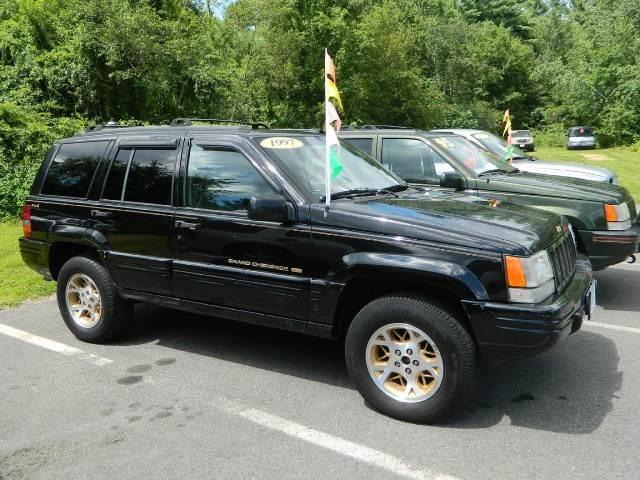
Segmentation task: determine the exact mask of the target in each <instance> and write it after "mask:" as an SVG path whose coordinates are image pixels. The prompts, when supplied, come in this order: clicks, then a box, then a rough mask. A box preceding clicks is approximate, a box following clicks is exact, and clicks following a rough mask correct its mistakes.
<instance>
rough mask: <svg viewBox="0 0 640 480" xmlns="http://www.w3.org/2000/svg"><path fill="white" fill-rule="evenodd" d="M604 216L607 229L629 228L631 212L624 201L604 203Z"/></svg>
mask: <svg viewBox="0 0 640 480" xmlns="http://www.w3.org/2000/svg"><path fill="white" fill-rule="evenodd" d="M604 217H605V218H606V219H607V230H628V229H630V228H631V214H630V213H629V206H628V205H627V204H626V203H621V204H620V205H607V204H605V206H604Z"/></svg>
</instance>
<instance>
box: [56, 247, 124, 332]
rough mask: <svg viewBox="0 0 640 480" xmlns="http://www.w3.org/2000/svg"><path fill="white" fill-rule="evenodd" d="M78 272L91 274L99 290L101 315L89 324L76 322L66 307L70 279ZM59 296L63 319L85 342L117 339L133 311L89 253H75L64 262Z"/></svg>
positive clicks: (105, 271)
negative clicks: (90, 325) (86, 254)
mask: <svg viewBox="0 0 640 480" xmlns="http://www.w3.org/2000/svg"><path fill="white" fill-rule="evenodd" d="M76 274H83V275H86V276H87V277H89V278H90V279H91V280H92V281H93V282H94V283H95V286H96V287H97V290H98V292H99V294H100V300H101V313H100V319H99V320H98V322H97V323H96V324H95V325H94V326H92V327H90V328H87V327H84V326H82V325H80V324H79V323H78V322H76V321H75V320H74V318H73V316H72V315H71V312H69V309H68V308H67V300H66V287H67V283H68V282H69V279H71V278H72V277H73V276H74V275H76ZM57 297H58V308H59V309H60V314H61V315H62V318H63V319H64V323H66V324H67V327H68V328H69V330H71V332H72V333H73V334H74V335H75V336H76V337H77V338H78V339H80V340H82V341H84V342H90V343H103V342H108V341H110V340H114V339H115V338H116V337H118V336H119V335H120V334H121V333H122V331H123V330H124V328H125V327H126V326H127V324H128V323H129V321H130V320H131V316H132V313H133V306H132V304H131V302H128V301H126V300H124V299H123V298H122V297H120V295H119V294H118V290H117V289H116V286H115V285H114V283H113V280H112V279H111V276H110V275H109V272H108V271H107V269H106V268H105V267H103V266H102V265H101V264H100V263H98V262H97V261H96V260H93V259H91V258H87V257H73V258H71V259H69V260H68V261H67V262H66V263H65V264H64V265H63V266H62V268H61V269H60V273H59V275H58V285H57Z"/></svg>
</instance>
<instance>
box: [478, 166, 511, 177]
mask: <svg viewBox="0 0 640 480" xmlns="http://www.w3.org/2000/svg"><path fill="white" fill-rule="evenodd" d="M492 173H509V171H508V170H505V169H503V168H492V169H491V170H485V171H484V172H482V173H480V174H478V176H479V177H482V176H483V175H490V174H492Z"/></svg>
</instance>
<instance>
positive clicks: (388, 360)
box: [366, 323, 444, 402]
mask: <svg viewBox="0 0 640 480" xmlns="http://www.w3.org/2000/svg"><path fill="white" fill-rule="evenodd" d="M366 360H367V370H368V371H369V375H370V376H371V379H372V380H373V382H374V383H375V384H376V386H377V387H378V388H379V389H380V390H382V391H383V392H384V393H386V394H387V395H389V396H390V397H391V398H393V399H394V400H398V401H400V402H421V401H423V400H426V399H428V398H430V397H432V396H433V395H434V394H435V393H436V392H437V391H438V388H440V385H441V384H442V379H443V378H444V364H443V362H442V355H441V354H440V351H439V350H438V347H437V346H436V344H435V343H434V341H433V340H431V338H430V337H429V336H428V335H427V334H426V333H424V332H423V331H422V330H419V329H418V328H416V327H414V326H412V325H409V324H407V323H391V324H389V325H385V326H384V327H381V328H379V329H378V330H376V331H375V332H374V333H373V335H371V338H370V339H369V343H368V344H367V351H366Z"/></svg>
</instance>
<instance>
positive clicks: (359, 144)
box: [343, 138, 373, 155]
mask: <svg viewBox="0 0 640 480" xmlns="http://www.w3.org/2000/svg"><path fill="white" fill-rule="evenodd" d="M343 140H344V141H345V142H347V143H350V144H351V145H353V146H354V147H356V148H359V149H360V150H362V151H363V152H364V153H366V154H367V155H371V152H372V151H373V138H344V139H343Z"/></svg>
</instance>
